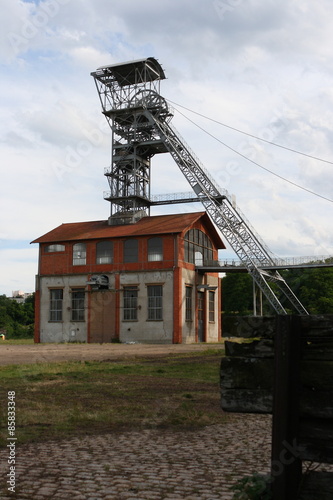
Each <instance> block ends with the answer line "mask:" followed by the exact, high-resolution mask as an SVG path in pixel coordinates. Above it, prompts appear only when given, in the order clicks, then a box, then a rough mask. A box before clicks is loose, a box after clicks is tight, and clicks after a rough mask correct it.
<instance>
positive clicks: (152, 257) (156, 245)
mask: <svg viewBox="0 0 333 500" xmlns="http://www.w3.org/2000/svg"><path fill="white" fill-rule="evenodd" d="M160 260H163V240H162V238H159V237H156V238H149V240H148V262H156V261H160Z"/></svg>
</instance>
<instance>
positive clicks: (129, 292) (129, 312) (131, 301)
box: [123, 286, 138, 321]
mask: <svg viewBox="0 0 333 500" xmlns="http://www.w3.org/2000/svg"><path fill="white" fill-rule="evenodd" d="M123 311H124V316H123V317H124V320H125V321H136V320H137V319H138V287H137V286H125V287H124V306H123Z"/></svg>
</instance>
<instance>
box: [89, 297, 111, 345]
mask: <svg viewBox="0 0 333 500" xmlns="http://www.w3.org/2000/svg"><path fill="white" fill-rule="evenodd" d="M89 322H90V342H96V343H97V342H98V343H103V342H111V341H112V340H113V339H114V338H115V336H116V329H115V294H114V293H113V292H109V291H103V292H92V293H91V299H90V314H89Z"/></svg>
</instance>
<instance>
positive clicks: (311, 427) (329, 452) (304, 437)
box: [298, 418, 333, 464]
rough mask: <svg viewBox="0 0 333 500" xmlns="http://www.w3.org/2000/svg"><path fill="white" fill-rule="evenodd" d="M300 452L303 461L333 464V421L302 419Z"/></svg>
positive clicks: (299, 439)
mask: <svg viewBox="0 0 333 500" xmlns="http://www.w3.org/2000/svg"><path fill="white" fill-rule="evenodd" d="M298 442H299V450H300V458H301V459H302V460H309V461H312V462H319V463H330V464H332V463H333V419H318V418H314V419H301V421H300V427H299V438H298Z"/></svg>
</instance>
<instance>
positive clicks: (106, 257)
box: [96, 241, 113, 264]
mask: <svg viewBox="0 0 333 500" xmlns="http://www.w3.org/2000/svg"><path fill="white" fill-rule="evenodd" d="M112 260H113V244H112V241H99V242H98V243H96V264H111V263H112Z"/></svg>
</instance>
